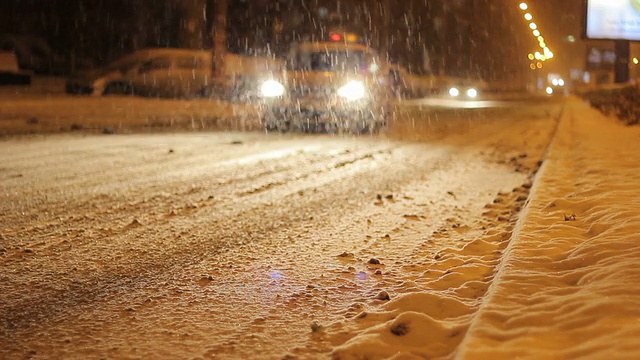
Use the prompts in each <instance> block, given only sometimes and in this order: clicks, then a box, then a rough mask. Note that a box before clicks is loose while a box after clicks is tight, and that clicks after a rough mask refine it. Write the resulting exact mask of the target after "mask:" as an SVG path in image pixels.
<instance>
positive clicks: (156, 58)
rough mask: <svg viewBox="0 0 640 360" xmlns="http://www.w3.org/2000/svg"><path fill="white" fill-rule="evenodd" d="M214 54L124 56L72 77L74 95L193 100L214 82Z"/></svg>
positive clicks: (159, 52)
mask: <svg viewBox="0 0 640 360" xmlns="http://www.w3.org/2000/svg"><path fill="white" fill-rule="evenodd" d="M211 61H212V60H211V51H208V50H202V51H200V50H187V49H145V50H140V51H136V52H135V53H133V54H130V55H127V56H124V57H123V58H121V59H119V60H116V61H114V62H113V63H111V64H109V65H108V66H106V67H105V68H102V69H95V70H90V71H84V72H80V73H78V74H75V75H74V76H72V77H70V78H69V79H68V81H67V84H66V91H67V92H68V93H72V94H85V95H95V96H101V95H111V94H135V95H144V96H156V97H187V98H188V97H194V96H196V95H198V94H199V93H200V92H201V91H202V89H203V88H205V87H206V86H207V85H208V84H209V83H210V81H211V66H212V64H211Z"/></svg>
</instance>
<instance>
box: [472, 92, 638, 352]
mask: <svg viewBox="0 0 640 360" xmlns="http://www.w3.org/2000/svg"><path fill="white" fill-rule="evenodd" d="M638 144H640V128H634V127H625V126H623V125H621V124H619V123H618V122H617V120H614V119H611V118H605V117H604V116H602V115H601V114H600V113H598V112H596V111H595V110H592V109H590V108H589V107H588V105H587V104H585V103H582V102H579V101H577V100H571V101H570V102H569V104H568V105H567V108H566V111H565V115H564V117H563V120H562V122H561V124H560V128H559V134H558V137H557V138H556V140H555V143H554V144H553V146H552V148H551V151H550V153H549V156H548V159H547V160H546V162H545V164H544V166H543V167H542V169H541V172H540V174H541V176H540V177H539V178H538V179H537V180H536V184H535V186H534V188H533V190H532V199H530V203H529V205H528V208H527V209H526V210H525V211H526V213H525V214H524V217H523V219H522V221H520V222H519V224H518V228H517V229H516V237H515V239H514V240H512V242H511V244H510V246H509V248H508V250H507V255H506V258H505V259H504V260H503V264H502V265H501V269H500V271H499V273H498V275H497V276H496V279H495V281H494V283H493V284H492V286H491V288H490V290H489V293H488V295H487V300H486V301H485V302H484V303H483V305H482V307H481V309H480V310H479V312H478V315H477V317H476V318H475V319H474V321H473V323H472V325H471V327H470V329H469V332H468V336H467V337H466V338H465V340H464V341H463V343H462V345H461V348H460V351H459V357H460V358H465V359H466V358H470V359H480V358H492V359H502V358H504V359H513V358H519V359H525V358H530V359H540V358H546V359H551V358H554V359H556V358H557V359H567V358H578V357H580V358H615V359H638V358H640V340H639V339H640V286H638V284H640V267H639V266H638V259H639V258H640V205H639V204H640V190H639V187H638V184H639V183H640V171H638V164H639V163H640V150H639V149H638Z"/></svg>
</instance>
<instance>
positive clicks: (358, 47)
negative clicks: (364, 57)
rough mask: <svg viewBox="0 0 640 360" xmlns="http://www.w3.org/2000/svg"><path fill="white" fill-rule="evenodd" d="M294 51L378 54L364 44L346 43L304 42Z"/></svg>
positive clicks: (297, 45)
mask: <svg viewBox="0 0 640 360" xmlns="http://www.w3.org/2000/svg"><path fill="white" fill-rule="evenodd" d="M293 49H298V50H302V51H363V52H366V53H371V54H376V52H375V51H374V50H373V49H372V48H370V47H368V46H366V45H363V44H355V43H345V42H330V41H321V42H315V41H314V42H311V41H310V42H303V43H299V44H296V45H294V46H293Z"/></svg>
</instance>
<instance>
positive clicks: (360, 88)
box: [338, 80, 367, 100]
mask: <svg viewBox="0 0 640 360" xmlns="http://www.w3.org/2000/svg"><path fill="white" fill-rule="evenodd" d="M338 95H339V96H341V97H343V98H345V99H347V100H360V99H362V98H364V97H365V96H366V95H367V89H365V87H364V84H363V83H362V82H361V81H357V80H351V81H349V82H348V83H347V84H346V85H345V86H343V87H341V88H340V89H338Z"/></svg>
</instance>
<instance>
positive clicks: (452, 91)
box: [449, 87, 460, 97]
mask: <svg viewBox="0 0 640 360" xmlns="http://www.w3.org/2000/svg"><path fill="white" fill-rule="evenodd" d="M449 95H451V96H453V97H457V96H458V95H460V90H458V88H456V87H452V88H451V89H449Z"/></svg>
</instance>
